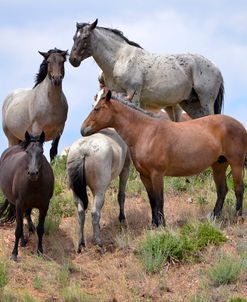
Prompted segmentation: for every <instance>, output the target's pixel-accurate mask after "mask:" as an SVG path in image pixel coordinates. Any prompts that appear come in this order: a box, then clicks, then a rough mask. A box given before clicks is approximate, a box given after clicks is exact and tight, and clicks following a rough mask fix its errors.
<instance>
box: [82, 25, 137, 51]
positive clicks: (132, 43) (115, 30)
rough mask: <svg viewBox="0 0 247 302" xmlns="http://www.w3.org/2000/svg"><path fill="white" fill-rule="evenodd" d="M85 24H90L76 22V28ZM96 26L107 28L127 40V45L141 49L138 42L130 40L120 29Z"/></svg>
mask: <svg viewBox="0 0 247 302" xmlns="http://www.w3.org/2000/svg"><path fill="white" fill-rule="evenodd" d="M87 25H90V24H89V23H78V24H77V28H83V27H84V26H87ZM97 28H102V29H105V30H108V31H110V32H112V33H114V34H116V35H117V36H119V37H121V38H122V39H123V40H124V41H125V42H127V43H128V44H129V45H131V46H135V47H138V48H141V49H142V47H141V46H140V45H139V44H138V43H136V42H134V41H130V40H129V39H128V38H126V37H125V36H124V34H123V32H122V31H120V30H118V29H113V28H107V27H99V26H97Z"/></svg>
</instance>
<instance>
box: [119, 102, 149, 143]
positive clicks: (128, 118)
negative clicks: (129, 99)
mask: <svg viewBox="0 0 247 302" xmlns="http://www.w3.org/2000/svg"><path fill="white" fill-rule="evenodd" d="M150 122H151V123H152V118H151V117H149V116H147V115H145V114H144V113H142V112H140V111H138V110H135V109H132V108H131V107H128V106H127V105H124V104H122V103H120V102H118V101H114V113H113V128H115V130H116V131H117V132H118V134H119V135H120V136H121V137H122V139H123V140H124V141H125V143H126V144H127V145H128V146H129V147H132V146H134V145H135V143H136V142H137V139H138V137H139V136H140V135H141V134H143V132H144V131H145V125H147V127H148V125H150Z"/></svg>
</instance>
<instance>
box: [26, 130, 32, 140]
mask: <svg viewBox="0 0 247 302" xmlns="http://www.w3.org/2000/svg"><path fill="white" fill-rule="evenodd" d="M30 138H31V137H30V134H29V133H28V131H26V132H25V140H26V141H27V142H29V141H30Z"/></svg>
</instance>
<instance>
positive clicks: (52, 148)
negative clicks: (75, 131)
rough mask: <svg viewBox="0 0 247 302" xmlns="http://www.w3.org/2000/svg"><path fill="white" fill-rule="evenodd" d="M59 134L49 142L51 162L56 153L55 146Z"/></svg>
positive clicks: (56, 145)
mask: <svg viewBox="0 0 247 302" xmlns="http://www.w3.org/2000/svg"><path fill="white" fill-rule="evenodd" d="M60 137H61V134H58V136H57V137H56V138H55V139H54V140H53V141H52V143H51V149H50V161H51V162H52V161H53V160H54V158H55V156H56V155H57V147H58V143H59V140H60Z"/></svg>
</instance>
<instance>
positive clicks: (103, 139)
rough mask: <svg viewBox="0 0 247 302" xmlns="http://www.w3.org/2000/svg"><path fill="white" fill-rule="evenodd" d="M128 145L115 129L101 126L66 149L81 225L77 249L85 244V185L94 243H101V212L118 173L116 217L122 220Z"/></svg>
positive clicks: (127, 169) (70, 181) (128, 160)
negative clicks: (89, 204)
mask: <svg viewBox="0 0 247 302" xmlns="http://www.w3.org/2000/svg"><path fill="white" fill-rule="evenodd" d="M129 165H130V157H129V152H128V147H127V145H126V144H125V142H124V141H123V140H122V138H121V137H120V136H119V135H118V134H117V133H116V131H115V130H114V129H110V128H108V129H104V130H101V131H100V132H99V133H96V134H94V135H92V136H90V137H83V138H80V139H78V140H77V141H75V142H74V143H73V144H72V146H71V147H70V148H69V153H68V158H67V171H68V176H69V184H70V188H71V189H72V190H73V193H74V197H75V202H76V205H77V212H78V219H79V224H80V239H79V243H78V250H77V252H78V253H80V252H81V249H82V247H84V246H85V239H84V223H85V210H86V209H87V206H88V196H87V186H88V187H89V188H90V189H91V191H92V193H93V197H94V202H93V207H92V225H93V243H94V244H97V245H102V240H101V238H100V225H99V223H100V215H101V214H100V211H101V208H102V207H103V204H104V199H105V192H106V190H107V188H108V186H109V185H110V182H111V180H112V179H114V178H115V177H117V176H119V191H118V202H119V207H120V213H119V220H120V222H121V221H124V220H125V214H124V201H125V187H126V183H127V180H128V175H129Z"/></svg>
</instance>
